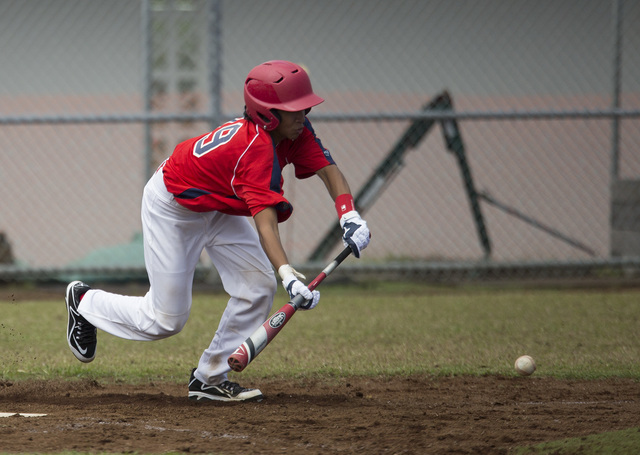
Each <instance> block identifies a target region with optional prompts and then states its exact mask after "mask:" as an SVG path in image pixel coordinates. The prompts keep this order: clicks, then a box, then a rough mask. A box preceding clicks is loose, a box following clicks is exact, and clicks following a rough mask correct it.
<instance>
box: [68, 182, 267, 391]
mask: <svg viewBox="0 0 640 455" xmlns="http://www.w3.org/2000/svg"><path fill="white" fill-rule="evenodd" d="M141 212H142V231H143V237H144V259H145V265H146V268H147V273H148V276H149V282H150V289H149V291H148V292H147V294H146V295H145V296H144V297H131V296H123V295H118V294H113V293H108V292H105V291H101V290H97V289H92V290H90V291H88V292H87V293H86V294H85V296H84V297H83V299H82V301H81V303H80V306H79V308H78V310H79V312H80V314H82V316H84V317H85V318H86V319H87V320H88V321H89V322H90V323H91V324H93V325H94V326H96V327H97V328H99V329H101V330H104V331H105V332H107V333H110V334H112V335H115V336H118V337H121V338H125V339H129V340H147V341H148V340H159V339H162V338H166V337H169V336H172V335H175V334H177V333H178V332H180V331H181V330H182V328H183V327H184V325H185V324H186V322H187V319H188V318H189V312H190V310H191V293H192V283H193V276H194V273H195V269H196V265H197V264H198V261H199V259H200V255H201V253H202V251H203V250H205V251H206V252H207V254H208V255H209V257H210V258H211V261H212V262H213V265H214V266H215V268H216V269H217V271H218V273H219V275H220V279H221V281H222V284H223V287H224V290H225V291H226V292H227V293H228V294H229V296H230V299H229V301H228V303H227V306H226V308H225V310H224V312H223V314H222V317H221V319H220V322H219V325H218V329H217V331H216V333H215V336H214V337H213V340H212V341H211V344H210V345H209V347H208V348H207V349H206V350H205V351H204V352H203V354H202V356H201V357H200V361H199V363H198V368H197V370H196V373H195V376H196V378H197V379H198V380H200V381H202V382H204V383H206V384H212V385H215V384H219V383H221V382H223V381H225V380H226V379H227V373H228V372H229V371H230V369H229V366H228V364H227V358H228V357H229V355H231V354H232V353H233V352H234V351H235V349H236V348H237V347H238V346H239V345H240V344H242V343H243V342H244V341H245V339H247V337H249V335H251V334H252V333H253V331H254V330H255V329H256V328H257V327H259V326H260V325H261V324H262V323H263V322H264V321H265V320H266V319H267V317H268V316H269V311H270V309H271V305H272V304H273V299H274V296H275V293H276V290H277V281H276V279H275V274H274V272H273V269H272V267H271V264H270V262H269V260H268V259H267V256H266V254H265V253H264V250H263V249H262V247H261V245H260V241H259V238H258V235H257V232H256V231H255V229H254V228H253V226H252V225H251V223H249V220H248V219H247V218H245V217H241V216H231V215H226V214H223V213H220V212H205V213H198V212H193V211H191V210H188V209H186V208H184V207H182V206H181V205H179V204H178V203H177V202H176V200H175V199H174V197H173V195H171V194H170V193H169V192H168V191H167V190H166V187H165V185H164V181H163V179H162V171H161V170H160V171H157V172H156V173H155V174H154V176H153V177H152V178H151V179H150V180H149V182H148V183H147V185H146V186H145V189H144V194H143V198H142V210H141Z"/></svg>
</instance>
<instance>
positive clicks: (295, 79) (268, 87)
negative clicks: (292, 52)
mask: <svg viewBox="0 0 640 455" xmlns="http://www.w3.org/2000/svg"><path fill="white" fill-rule="evenodd" d="M323 101H324V100H323V99H322V98H320V97H319V96H318V95H316V94H315V93H313V89H312V88H311V81H310V80H309V76H308V75H307V72H306V71H305V70H304V69H303V68H302V67H301V66H299V65H296V64H295V63H291V62H287V61H284V60H271V61H269V62H265V63H262V64H261V65H258V66H256V67H255V68H253V69H252V70H251V71H249V74H248V75H247V79H246V81H245V82H244V103H245V105H246V109H247V115H249V117H251V120H253V121H254V122H255V123H256V124H257V125H258V126H260V127H262V128H264V129H265V130H267V131H272V130H274V129H275V128H276V127H277V126H278V124H279V123H280V119H279V118H278V116H277V115H275V113H274V112H272V109H280V110H282V111H288V112H298V111H308V110H310V109H311V107H313V106H316V105H318V104H320V103H322V102H323Z"/></svg>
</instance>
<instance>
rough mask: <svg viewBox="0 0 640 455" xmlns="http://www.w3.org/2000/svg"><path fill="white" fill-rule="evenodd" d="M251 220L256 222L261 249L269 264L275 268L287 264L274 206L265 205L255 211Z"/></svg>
mask: <svg viewBox="0 0 640 455" xmlns="http://www.w3.org/2000/svg"><path fill="white" fill-rule="evenodd" d="M253 220H254V221H255V224H256V229H257V231H258V236H259V237H260V244H261V245H262V249H263V250H264V252H265V253H266V254H267V257H268V258H269V261H270V262H271V264H272V265H273V266H274V267H275V269H276V270H278V269H279V268H280V267H281V266H283V265H285V264H288V263H289V260H288V259H287V253H285V251H284V248H283V246H282V241H281V240H280V230H279V229H278V215H277V213H276V209H275V208H274V207H267V208H265V209H263V210H261V211H259V212H258V213H256V214H255V215H254V217H253Z"/></svg>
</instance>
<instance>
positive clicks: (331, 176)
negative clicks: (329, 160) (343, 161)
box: [316, 164, 351, 201]
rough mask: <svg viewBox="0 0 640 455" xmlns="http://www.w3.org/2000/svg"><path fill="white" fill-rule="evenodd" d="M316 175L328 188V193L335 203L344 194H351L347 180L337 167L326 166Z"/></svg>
mask: <svg viewBox="0 0 640 455" xmlns="http://www.w3.org/2000/svg"><path fill="white" fill-rule="evenodd" d="M316 174H317V175H318V177H320V179H321V180H322V182H323V183H324V185H325V186H326V187H327V191H328V192H329V195H330V196H331V199H333V200H334V201H335V200H336V198H337V197H338V196H340V195H342V194H351V189H350V188H349V184H348V183H347V179H346V178H345V176H344V175H343V174H342V171H340V169H339V168H338V166H337V165H335V164H330V165H329V166H325V167H323V168H322V169H320V170H319V171H317V172H316Z"/></svg>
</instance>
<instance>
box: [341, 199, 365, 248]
mask: <svg viewBox="0 0 640 455" xmlns="http://www.w3.org/2000/svg"><path fill="white" fill-rule="evenodd" d="M340 227H341V228H342V230H343V234H342V243H344V246H348V247H351V251H353V255H354V256H355V257H357V258H359V257H360V251H362V250H364V249H365V248H366V247H367V245H368V244H369V240H370V239H371V233H370V232H369V228H368V227H367V222H366V221H365V220H363V219H362V218H360V214H359V213H358V212H357V211H355V210H352V211H350V212H347V213H345V214H344V215H342V216H341V217H340Z"/></svg>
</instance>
